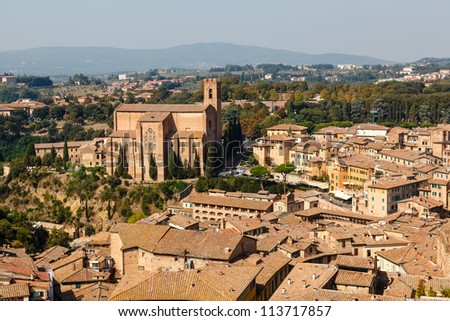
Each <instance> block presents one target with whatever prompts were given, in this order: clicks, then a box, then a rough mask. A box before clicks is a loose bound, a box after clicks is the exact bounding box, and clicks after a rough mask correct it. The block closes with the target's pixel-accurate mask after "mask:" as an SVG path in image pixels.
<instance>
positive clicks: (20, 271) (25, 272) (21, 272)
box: [0, 263, 37, 278]
mask: <svg viewBox="0 0 450 321" xmlns="http://www.w3.org/2000/svg"><path fill="white" fill-rule="evenodd" d="M1 272H3V273H2V274H7V275H12V277H13V278H21V277H22V276H24V277H26V278H30V276H31V275H32V276H34V277H36V276H37V275H36V273H35V272H36V271H35V269H34V268H32V267H21V266H15V265H11V264H1V263H0V273H1Z"/></svg>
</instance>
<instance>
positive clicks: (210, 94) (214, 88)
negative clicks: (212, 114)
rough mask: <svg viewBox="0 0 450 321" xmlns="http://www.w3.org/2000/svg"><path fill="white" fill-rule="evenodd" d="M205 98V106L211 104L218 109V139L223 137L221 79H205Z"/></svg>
mask: <svg viewBox="0 0 450 321" xmlns="http://www.w3.org/2000/svg"><path fill="white" fill-rule="evenodd" d="M203 86H204V98H203V102H204V104H205V106H208V105H211V106H213V107H214V108H215V109H216V126H217V127H216V133H217V140H220V139H221V138H222V121H221V119H222V96H221V93H220V81H219V80H217V79H205V81H204V82H203Z"/></svg>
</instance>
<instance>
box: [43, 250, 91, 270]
mask: <svg viewBox="0 0 450 321" xmlns="http://www.w3.org/2000/svg"><path fill="white" fill-rule="evenodd" d="M85 257H86V254H85V253H84V251H76V252H74V253H72V254H71V255H69V256H68V257H66V258H64V259H60V260H58V261H55V262H53V263H50V266H51V269H52V270H56V269H59V268H60V267H62V266H64V265H67V264H70V263H72V262H75V261H77V260H81V259H83V258H85Z"/></svg>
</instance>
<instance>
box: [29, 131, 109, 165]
mask: <svg viewBox="0 0 450 321" xmlns="http://www.w3.org/2000/svg"><path fill="white" fill-rule="evenodd" d="M104 140H105V139H104V138H96V139H94V140H92V141H74V142H67V150H68V153H69V162H71V163H76V164H82V165H84V166H85V167H95V166H104V160H105V154H104V149H103V147H104ZM52 148H54V149H55V152H56V155H57V156H60V157H61V158H63V156H64V142H58V143H42V144H35V145H34V149H35V150H36V156H40V157H41V158H42V157H44V155H45V154H47V153H50V152H51V151H52Z"/></svg>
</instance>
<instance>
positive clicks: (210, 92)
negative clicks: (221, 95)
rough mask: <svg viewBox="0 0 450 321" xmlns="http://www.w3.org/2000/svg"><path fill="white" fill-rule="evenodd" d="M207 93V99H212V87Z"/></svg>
mask: <svg viewBox="0 0 450 321" xmlns="http://www.w3.org/2000/svg"><path fill="white" fill-rule="evenodd" d="M208 93H209V99H212V98H213V90H212V88H210V89H209V91H208Z"/></svg>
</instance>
